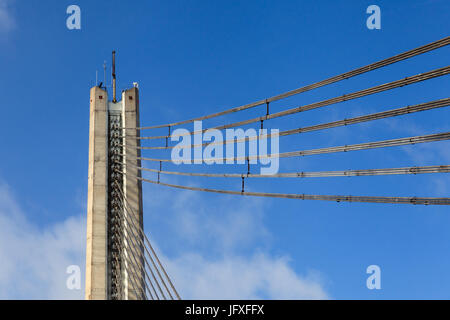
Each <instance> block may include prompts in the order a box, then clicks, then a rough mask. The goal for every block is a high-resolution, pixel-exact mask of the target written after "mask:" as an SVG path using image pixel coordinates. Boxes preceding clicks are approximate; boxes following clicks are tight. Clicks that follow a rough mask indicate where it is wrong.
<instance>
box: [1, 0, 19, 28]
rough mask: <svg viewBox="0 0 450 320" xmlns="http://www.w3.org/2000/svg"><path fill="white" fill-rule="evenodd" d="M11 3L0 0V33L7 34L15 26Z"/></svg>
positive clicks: (6, 0) (8, 0) (10, 1)
mask: <svg viewBox="0 0 450 320" xmlns="http://www.w3.org/2000/svg"><path fill="white" fill-rule="evenodd" d="M12 2H13V1H12V0H0V33H7V32H9V31H11V30H12V29H14V27H15V25H16V22H15V19H14V17H13V15H12V12H11V4H12Z"/></svg>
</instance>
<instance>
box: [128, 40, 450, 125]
mask: <svg viewBox="0 0 450 320" xmlns="http://www.w3.org/2000/svg"><path fill="white" fill-rule="evenodd" d="M449 44H450V37H445V38H442V39H440V40H437V41H434V42H431V43H429V44H426V45H423V46H420V47H418V48H415V49H412V50H409V51H405V52H403V53H400V54H397V55H395V56H392V57H389V58H387V59H383V60H380V61H377V62H375V63H372V64H369V65H366V66H363V67H360V68H357V69H354V70H352V71H349V72H345V73H342V74H340V75H337V76H334V77H331V78H328V79H325V80H322V81H319V82H316V83H313V84H310V85H307V86H304V87H301V88H298V89H295V90H292V91H288V92H286V93H282V94H279V95H277V96H274V97H271V98H267V99H262V100H259V101H256V102H253V103H250V104H246V105H243V106H240V107H235V108H231V109H228V110H224V111H221V112H217V113H213V114H209V115H205V116H201V117H197V118H193V119H189V120H184V121H178V122H173V123H167V124H162V125H155V126H148V127H139V128H137V129H138V130H146V129H157V128H164V127H168V128H170V127H174V126H178V125H182V124H188V123H192V122H194V121H201V120H206V119H211V118H215V117H218V116H222V115H227V114H230V113H234V112H238V111H242V110H246V109H250V108H253V107H256V106H260V105H264V104H268V103H271V102H274V101H278V100H281V99H284V98H287V97H290V96H293V95H297V94H299V93H303V92H306V91H309V90H313V89H317V88H320V87H323V86H326V85H328V84H332V83H335V82H339V81H341V80H344V79H349V78H352V77H355V76H357V75H361V74H364V73H366V72H370V71H373V70H376V69H379V68H382V67H385V66H388V65H391V64H393V63H396V62H399V61H402V60H405V59H409V58H411V57H414V56H417V55H420V54H423V53H426V52H429V51H432V50H436V49H438V48H441V47H445V46H447V45H449ZM125 129H133V130H135V129H136V128H125Z"/></svg>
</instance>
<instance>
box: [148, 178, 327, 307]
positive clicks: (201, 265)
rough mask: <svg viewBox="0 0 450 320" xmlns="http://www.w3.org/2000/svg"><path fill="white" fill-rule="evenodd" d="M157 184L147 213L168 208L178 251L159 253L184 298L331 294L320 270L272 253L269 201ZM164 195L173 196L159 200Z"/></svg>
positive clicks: (167, 216) (170, 229) (318, 296)
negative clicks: (301, 269)
mask: <svg viewBox="0 0 450 320" xmlns="http://www.w3.org/2000/svg"><path fill="white" fill-rule="evenodd" d="M155 188H158V189H157V191H156V189H155V192H151V191H150V192H148V193H147V195H148V196H149V197H148V198H145V201H144V202H145V203H147V205H148V208H147V209H148V210H147V211H146V212H164V217H165V219H167V221H166V222H165V223H166V225H164V221H163V225H162V228H164V230H166V229H167V232H168V233H170V237H168V238H172V239H171V241H172V242H171V245H170V247H171V249H172V250H174V251H177V250H176V249H179V250H178V251H177V252H176V253H175V254H173V255H170V256H167V255H165V256H163V255H161V254H160V255H161V258H162V261H163V264H165V265H166V266H167V270H168V272H169V275H170V276H171V278H172V279H173V281H174V284H175V287H176V288H177V289H178V291H179V293H180V295H181V296H182V298H183V299H327V298H329V295H328V294H327V293H326V291H325V289H324V286H323V281H322V279H321V277H320V276H318V275H319V273H318V272H317V271H312V272H309V273H307V274H306V275H301V274H299V273H298V272H297V271H296V270H294V269H293V267H292V266H291V265H290V259H289V257H288V256H287V255H285V256H275V255H273V254H271V252H270V250H269V247H270V242H271V239H272V237H273V235H271V234H270V232H269V230H268V229H267V228H266V226H265V224H264V213H265V207H264V204H266V205H267V204H268V203H267V202H265V203H264V202H263V201H262V200H260V199H253V198H239V197H234V198H230V197H226V196H224V197H223V198H220V200H218V198H214V200H212V201H211V200H209V199H210V198H209V197H207V196H205V195H203V194H200V193H196V192H191V191H173V190H170V189H167V188H161V187H160V186H155ZM152 189H153V188H152ZM153 197H157V198H158V199H156V198H155V202H153V201H152V200H153ZM161 199H170V200H169V201H163V202H164V204H161V203H160V202H159V201H161ZM230 199H233V201H230ZM151 204H153V205H151ZM160 206H163V207H164V211H162V210H161V208H160ZM147 218H150V223H149V224H151V225H155V223H153V221H152V219H153V217H148V216H146V217H145V219H147ZM147 221H148V220H147ZM159 222H160V223H161V221H159ZM150 232H151V230H150ZM158 240H159V242H161V243H162V241H165V239H162V237H159V239H158ZM166 247H167V244H166ZM174 248H175V249H174ZM156 250H157V252H161V250H159V249H158V248H156ZM307 268H308V267H307Z"/></svg>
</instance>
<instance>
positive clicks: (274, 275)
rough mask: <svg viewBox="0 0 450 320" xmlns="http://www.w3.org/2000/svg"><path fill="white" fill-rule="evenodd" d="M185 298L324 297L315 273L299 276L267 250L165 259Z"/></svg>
mask: <svg viewBox="0 0 450 320" xmlns="http://www.w3.org/2000/svg"><path fill="white" fill-rule="evenodd" d="M167 264H168V266H167V267H168V270H169V272H170V273H171V276H172V277H173V278H174V279H175V281H176V286H177V288H178V290H179V291H180V293H181V294H182V295H183V298H186V299H327V298H328V295H327V293H326V292H325V290H324V288H323V286H322V285H321V279H320V277H319V276H318V275H317V274H316V273H314V272H313V273H311V274H307V275H306V276H301V275H299V274H297V273H296V272H295V271H294V270H293V269H292V267H291V266H290V265H289V259H288V258H287V257H273V256H271V255H269V254H267V253H256V254H254V255H252V256H237V255H231V256H224V257H222V258H220V259H216V260H215V259H208V258H205V257H204V256H202V255H199V254H195V253H186V254H183V255H182V256H180V257H177V258H176V259H173V260H170V259H169V260H167Z"/></svg>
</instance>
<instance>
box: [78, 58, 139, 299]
mask: <svg viewBox="0 0 450 320" xmlns="http://www.w3.org/2000/svg"><path fill="white" fill-rule="evenodd" d="M112 69H113V96H112V99H111V100H110V99H109V98H108V92H107V90H106V88H102V87H100V86H96V87H93V88H91V91H90V125H89V127H90V128H89V176H88V209H87V248H86V293H85V297H86V299H88V300H116V299H120V300H122V299H128V300H135V299H142V298H143V295H144V293H143V290H144V289H143V286H144V267H145V266H144V261H143V259H144V252H143V250H144V247H143V238H142V233H139V228H141V230H142V229H143V209H142V182H141V180H139V179H138V178H137V177H141V174H140V171H139V170H138V169H137V168H138V167H140V166H141V164H140V160H138V158H139V157H140V150H139V149H138V147H139V146H140V141H139V140H138V137H139V131H138V130H126V133H125V130H124V129H123V128H138V127H139V89H138V88H137V86H135V87H133V88H130V89H128V90H124V91H123V92H122V97H121V100H120V101H117V100H116V84H115V82H116V76H115V52H113V68H112Z"/></svg>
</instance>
